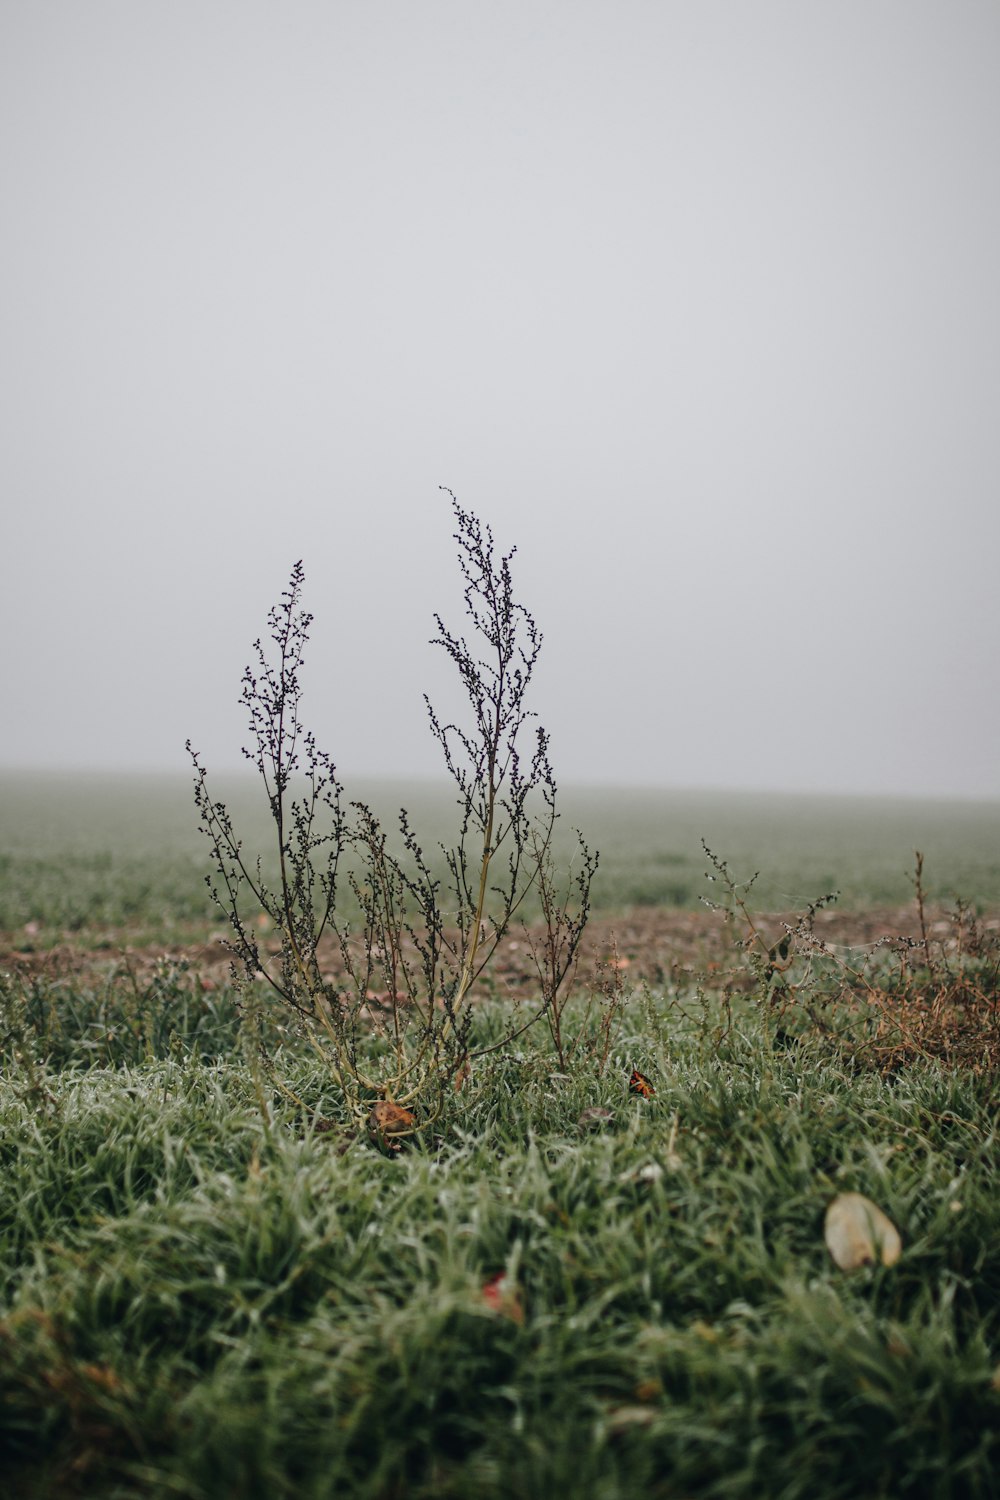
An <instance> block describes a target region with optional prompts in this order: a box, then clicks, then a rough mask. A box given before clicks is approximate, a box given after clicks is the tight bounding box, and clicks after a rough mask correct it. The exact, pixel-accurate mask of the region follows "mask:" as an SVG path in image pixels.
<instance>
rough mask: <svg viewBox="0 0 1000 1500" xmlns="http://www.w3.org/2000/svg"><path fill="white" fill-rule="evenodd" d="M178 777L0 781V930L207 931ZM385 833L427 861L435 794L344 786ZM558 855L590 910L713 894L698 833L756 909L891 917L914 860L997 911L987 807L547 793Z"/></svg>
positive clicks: (931, 877)
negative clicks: (750, 887) (825, 905)
mask: <svg viewBox="0 0 1000 1500" xmlns="http://www.w3.org/2000/svg"><path fill="white" fill-rule="evenodd" d="M211 784H212V787H213V790H214V791H215V792H216V793H217V794H218V795H221V796H223V797H224V799H225V800H226V801H227V803H228V804H229V806H230V808H231V810H232V811H233V815H234V819H235V821H236V823H237V825H238V827H239V828H240V830H241V832H243V834H244V836H245V839H246V844H247V847H248V848H250V849H254V850H259V851H260V853H261V854H262V855H263V856H264V860H265V866H267V865H268V864H269V863H270V862H272V860H273V856H272V844H273V835H272V830H271V824H270V820H269V817H268V814H267V807H266V803H265V800H264V798H263V795H262V793H261V790H260V787H259V784H258V782H257V781H256V780H255V778H254V777H252V776H249V775H248V776H243V777H239V776H235V777H234V776H230V777H225V776H220V777H218V778H213V780H212V783H211ZM191 785H192V784H191V780H190V779H189V778H186V777H184V776H141V775H121V776H109V775H97V774H94V775H91V776H76V777H70V776H60V775H57V774H35V775H30V774H27V773H20V774H15V773H10V772H7V773H0V932H6V933H11V934H12V933H16V932H17V931H18V930H19V929H20V930H22V931H23V929H24V928H25V926H26V925H27V924H31V925H32V926H33V927H34V928H35V929H36V930H35V931H34V932H29V933H28V939H29V940H32V939H33V940H34V941H36V942H40V943H42V944H44V943H46V942H51V941H53V940H54V939H55V937H56V936H57V935H58V934H59V933H60V932H63V931H69V932H73V933H76V934H77V935H78V939H79V941H81V942H88V941H90V942H93V941H101V939H102V933H104V930H105V929H109V928H110V929H121V928H127V929H131V930H132V932H133V934H136V935H138V934H141V933H145V934H146V935H148V936H149V937H150V938H151V939H155V938H161V939H164V938H168V937H170V936H172V935H176V931H177V929H181V930H188V931H190V932H192V933H198V932H199V931H204V930H207V929H209V928H211V927H214V926H216V925H217V919H216V914H215V913H214V912H213V909H212V906H211V903H210V901H209V899H208V894H207V891H206V888H205V883H204V876H205V873H206V872H207V870H208V868H209V860H208V852H207V846H206V842H205V840H204V839H203V838H201V837H200V836H199V834H198V831H197V819H196V816H195V812H194V805H193V799H192V792H191ZM348 792H349V795H351V796H359V797H361V798H363V799H364V800H366V801H369V802H370V803H371V804H372V806H373V807H374V808H375V809H376V811H378V812H379V813H380V814H381V816H382V817H383V819H384V820H385V821H386V822H387V823H388V824H391V822H392V820H393V817H394V814H395V811H396V809H398V807H400V806H405V807H406V808H407V809H408V810H409V812H410V813H411V815H412V819H413V823H414V826H415V828H416V830H417V832H418V834H419V835H420V837H421V839H422V841H423V842H424V845H425V848H426V849H427V850H428V851H431V850H433V849H434V848H435V847H436V844H437V841H438V840H439V839H440V840H444V841H447V840H449V839H450V838H451V837H453V835H454V831H455V824H456V805H455V798H454V793H453V792H452V790H451V789H450V787H449V786H448V785H444V786H442V787H438V786H435V785H434V784H431V783H419V782H418V783H402V782H401V783H393V782H371V783H367V782H363V781H362V782H360V783H358V784H356V785H355V784H354V783H350V784H349V786H348ZM560 807H561V818H560V827H561V829H562V848H563V851H564V852H565V855H566V857H567V859H568V858H570V857H571V855H572V853H573V848H574V840H573V837H572V829H573V827H574V826H578V827H579V828H580V829H581V831H582V832H583V834H584V836H585V837H586V839H587V841H588V843H589V844H590V845H591V847H592V848H597V849H599V850H600V855H601V863H600V867H599V870H598V874H597V878H596V880H595V883H594V891H593V896H594V908H595V911H597V912H603V913H607V914H614V913H619V912H623V911H625V910H627V909H629V908H632V907H637V906H639V907H653V908H663V907H667V908H681V909H691V908H698V907H700V905H701V902H702V898H703V897H705V896H706V895H710V894H711V892H710V891H709V888H708V886H707V884H706V880H705V874H706V871H707V870H708V868H709V866H708V862H707V860H706V858H705V855H704V852H703V850H702V847H701V840H702V839H703V838H704V839H705V840H706V841H707V842H708V843H709V845H710V846H711V847H712V848H713V849H714V850H715V852H716V853H717V854H719V855H720V856H722V857H723V858H725V859H726V860H728V862H729V864H730V866H731V867H732V868H733V870H734V871H735V872H737V873H738V876H739V878H741V879H748V878H749V877H750V876H752V875H753V874H754V872H755V871H757V870H759V871H760V876H759V879H758V882H757V885H756V888H755V901H756V904H757V906H758V907H759V908H760V909H762V910H770V911H792V910H798V909H800V908H801V907H802V906H804V904H805V903H806V902H807V901H810V900H814V899H816V898H817V897H819V896H821V895H824V894H826V893H827V892H829V891H833V890H837V891H839V892H840V897H839V900H838V906H839V907H840V908H842V909H844V910H848V911H857V910H861V909H864V908H866V907H871V906H879V907H899V906H902V905H903V904H904V903H906V902H907V901H909V900H910V898H911V896H912V894H913V890H912V884H911V876H912V872H913V856H914V850H915V849H918V848H919V849H920V850H921V851H922V852H923V854H924V856H925V878H926V881H927V884H928V888H929V891H930V893H931V894H932V896H933V897H934V898H936V899H937V900H938V901H940V902H945V903H948V902H951V901H953V900H954V899H955V898H956V897H960V898H961V899H963V900H964V901H967V902H969V903H971V904H974V905H978V906H980V907H983V908H985V907H996V906H1000V803H975V802H911V801H902V800H900V801H884V800H878V799H869V798H834V797H791V796H779V795H765V794H756V795H750V794H740V793H721V792H720V793H713V792H666V791H653V790H641V789H637V790H606V789H582V788H573V787H565V788H561V789H560Z"/></svg>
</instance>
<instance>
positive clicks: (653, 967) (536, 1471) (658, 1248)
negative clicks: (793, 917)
mask: <svg viewBox="0 0 1000 1500" xmlns="http://www.w3.org/2000/svg"><path fill="white" fill-rule="evenodd" d="M218 789H219V792H220V793H223V794H224V795H225V796H226V798H227V800H229V802H230V804H231V806H232V808H233V811H234V814H235V816H236V818H237V821H238V822H239V824H240V826H241V829H242V830H243V831H244V832H245V834H246V837H247V842H248V844H252V843H253V841H254V840H255V839H256V838H257V837H258V836H259V838H260V843H261V849H262V852H263V851H264V850H266V840H267V837H268V831H269V825H268V821H267V819H266V809H262V808H261V807H260V805H259V792H258V791H257V790H256V788H255V787H254V786H253V784H252V783H250V782H247V781H243V782H240V781H234V780H232V779H231V780H229V781H226V780H225V779H223V778H220V779H219V788H218ZM350 790H351V792H352V794H357V795H363V796H365V797H366V798H368V799H369V800H371V801H372V802H374V803H375V804H376V805H377V807H378V810H379V811H380V812H381V813H382V814H383V816H385V815H386V814H391V811H392V809H393V807H394V806H395V805H396V804H398V803H399V802H400V801H402V802H403V803H405V805H406V806H407V807H408V808H409V809H410V811H411V813H412V814H413V819H414V823H415V824H416V826H417V828H418V830H419V832H420V834H421V837H422V838H425V839H426V841H427V843H428V844H430V843H431V842H432V835H433V833H434V831H435V830H436V829H437V830H439V833H440V836H441V837H442V838H449V837H450V835H451V833H452V831H453V827H452V822H451V821H450V820H451V816H452V812H453V804H452V802H451V800H450V799H449V796H448V794H447V793H433V792H432V791H430V790H428V789H427V788H419V787H410V788H406V787H393V786H382V787H378V786H374V787H372V786H364V787H359V788H350ZM561 800H562V811H563V822H564V823H565V824H566V825H567V833H568V828H569V827H570V826H571V825H572V824H574V823H575V824H579V826H580V827H581V829H582V831H583V832H584V834H585V836H586V837H587V840H588V842H589V843H590V844H591V845H592V846H596V847H598V848H599V849H600V850H601V858H602V862H601V870H600V875H599V879H598V883H597V885H596V888H595V897H596V912H595V917H594V920H593V922H592V924H591V929H590V931H589V933H588V937H587V939H586V941H585V944H584V948H583V950H582V952H583V958H582V960H581V964H580V969H579V973H578V976H577V982H576V985H575V990H574V995H573V998H572V999H571V1001H570V1002H569V1006H568V1010H567V1013H566V1016H565V1017H564V1028H565V1031H564V1041H565V1042H566V1046H565V1053H566V1055H565V1057H564V1059H563V1062H562V1063H559V1062H558V1061H557V1059H556V1056H555V1053H554V1048H553V1043H552V1040H551V1038H550V1037H549V1034H548V1032H547V1030H546V1028H545V1026H544V1024H540V1025H538V1026H535V1027H534V1028H532V1029H530V1030H528V1031H527V1032H525V1033H524V1035H523V1036H522V1037H519V1038H518V1039H517V1041H516V1042H515V1044H514V1045H513V1046H512V1047H510V1048H507V1049H505V1050H501V1051H497V1052H493V1053H487V1054H486V1055H485V1056H483V1057H481V1058H480V1059H479V1060H478V1061H476V1062H475V1063H474V1065H473V1067H472V1070H471V1073H470V1075H469V1076H468V1077H464V1078H463V1079H462V1080H461V1087H459V1088H458V1089H456V1090H455V1091H454V1093H453V1095H452V1097H450V1098H449V1101H448V1104H447V1107H446V1109H445V1112H444V1114H443V1115H442V1117H441V1118H440V1119H439V1120H438V1121H436V1123H435V1125H434V1127H433V1130H432V1131H429V1132H428V1133H427V1134H426V1135H425V1136H423V1137H418V1138H415V1139H413V1140H410V1141H407V1142H406V1143H405V1144H404V1145H403V1146H402V1147H401V1148H400V1149H399V1150H397V1151H394V1152H389V1153H388V1154H383V1152H382V1151H380V1150H379V1149H378V1148H377V1145H376V1144H373V1143H372V1141H370V1140H369V1139H368V1137H367V1135H366V1134H365V1133H364V1132H363V1131H362V1132H360V1133H359V1132H357V1131H356V1130H355V1129H353V1128H352V1127H350V1125H349V1123H348V1121H347V1119H346V1117H345V1113H344V1109H343V1105H342V1101H341V1100H340V1099H339V1098H338V1095H337V1092H336V1090H335V1089H334V1088H333V1086H332V1084H331V1079H330V1076H329V1074H328V1073H327V1072H326V1071H325V1070H324V1069H322V1068H321V1067H319V1066H318V1064H317V1061H316V1059H315V1056H314V1055H313V1054H312V1053H310V1052H309V1051H308V1049H307V1048H306V1047H305V1046H304V1045H303V1044H302V1042H301V1041H300V1040H299V1039H297V1038H296V1037H295V1036H294V1035H293V1034H292V1033H291V1032H289V1031H288V1030H287V1029H285V1028H284V1026H283V1022H282V1017H281V1016H280V1015H276V1014H275V1013H274V1012H273V1011H270V1010H268V1009H267V1008H266V1007H265V1009H264V1012H263V1019H262V1022H261V1024H262V1027H263V1037H264V1040H265V1042H266V1044H267V1047H268V1051H269V1054H270V1056H271V1057H272V1059H273V1060H274V1061H273V1071H268V1069H266V1068H263V1067H262V1065H261V1062H260V1057H259V1053H258V1051H257V1049H256V1047H255V1045H254V1044H253V1043H252V1042H251V1041H250V1040H249V1039H248V1038H247V1036H245V1035H244V1034H243V1033H241V1030H240V1026H239V1023H238V1019H237V1013H236V1009H235V1004H234V1002H235V999H236V996H235V994H234V991H233V990H232V988H231V983H230V978H229V975H228V970H227V963H226V959H225V955H224V953H223V952H222V950H221V948H220V945H219V943H218V936H219V934H220V933H221V932H222V923H221V920H220V918H219V916H218V914H217V913H213V912H212V910H211V908H210V906H209V905H208V903H207V899H206V893H205V887H204V883H203V875H204V873H205V870H206V868H207V862H208V861H207V852H206V849H205V848H204V847H203V844H204V841H203V840H200V839H199V837H198V835H197V832H196V829H195V818H194V813H193V807H192V802H191V797H190V784H189V783H187V782H185V781H184V780H183V778H181V779H171V778H155V777H149V778H145V777H117V778H111V777H90V778H83V779H82V780H81V779H79V778H76V779H72V778H58V777H45V776H40V775H39V776H33V777H28V776H22V777H14V776H10V775H7V776H5V777H2V778H0V1159H2V1168H3V1170H2V1172H0V1490H2V1492H3V1494H4V1495H5V1496H6V1495H7V1494H10V1495H11V1496H12V1497H20V1500H73V1497H95V1500H97V1497H100V1500H146V1497H154V1500H160V1497H162V1500H167V1497H174V1500H177V1497H181V1500H218V1497H220V1496H226V1497H232V1500H241V1497H244V1496H249V1495H258V1494H259V1495H267V1496H269V1497H270V1496H273V1497H277V1500H282V1497H288V1500H292V1497H294V1500H327V1497H329V1500H333V1497H355V1496H357V1497H361V1500H431V1497H438V1496H440V1497H444V1500H472V1497H476V1500H479V1497H482V1500H500V1497H504V1500H509V1497H511V1496H518V1497H524V1500H542V1497H551V1496H563V1495H566V1496H572V1497H573V1500H634V1497H642V1500H691V1497H696V1496H712V1497H718V1500H722V1497H746V1500H760V1497H767V1496H772V1495H773V1496H781V1497H782V1500H799V1497H801V1500H816V1497H827V1496H831V1497H842V1500H857V1497H862V1496H884V1497H887V1500H888V1497H896V1496H904V1495H910V1496H914V1497H925V1496H927V1497H933V1500H951V1497H970V1500H973V1497H975V1500H989V1497H991V1496H995V1495H997V1494H998V1493H1000V1194H998V1192H997V1181H998V1169H1000V1144H998V1106H997V1069H998V1065H1000V1015H998V996H1000V984H998V974H1000V807H998V806H997V805H995V804H985V805H972V804H961V803H955V804H915V803H904V802H895V803H875V802H868V801H863V800H861V799H858V800H835V799H805V798H779V797H774V798H763V797H753V798H751V797H740V796H736V795H731V796H723V795H721V794H720V795H717V796H716V795H709V794H693V793H692V794H681V793H677V794H668V793H656V792H640V791H634V792H597V791H583V790H573V789H571V788H565V789H561ZM702 837H704V838H705V839H706V840H707V842H708V843H709V845H710V846H711V848H712V849H713V850H714V851H715V853H716V854H717V855H718V856H719V857H720V858H723V859H725V860H726V861H727V862H728V865H729V867H730V869H731V870H732V872H733V874H734V877H735V878H737V879H738V880H743V879H745V878H748V877H749V876H750V875H752V874H753V872H754V871H755V870H757V869H759V870H760V871H761V875H760V878H759V881H758V882H757V883H756V884H755V886H754V887H753V888H752V891H751V893H750V895H751V899H752V901H753V905H754V910H755V912H756V913H759V914H761V915H760V916H759V923H760V928H761V931H762V933H763V934H764V937H765V940H766V942H767V943H771V942H773V941H776V940H777V939H779V938H780V937H781V936H782V933H783V932H787V930H788V929H787V927H783V926H782V916H781V914H791V913H794V912H801V911H803V909H804V908H805V906H806V904H807V903H808V902H809V901H810V900H812V899H815V898H817V897H819V896H822V895H823V894H825V893H826V892H827V891H829V890H831V889H835V888H836V889H839V890H840V892H841V897H840V900H839V902H838V903H836V905H835V906H833V907H832V908H830V909H827V908H824V909H823V910H821V911H820V912H819V913H817V915H816V921H815V925H814V928H810V929H808V930H802V931H799V932H797V935H796V936H795V938H794V941H793V943H792V950H791V952H790V955H789V958H788V961H787V967H782V968H781V969H780V971H779V972H775V970H774V967H773V965H771V964H769V963H765V962H763V961H762V959H761V953H760V952H756V953H755V952H754V951H753V950H752V949H748V948H740V947H738V946H737V942H738V940H739V939H741V938H746V936H747V934H746V930H745V928H744V927H741V925H740V920H739V917H738V916H737V919H736V920H735V921H733V922H729V923H727V922H726V921H724V920H723V918H722V915H721V914H720V913H719V912H718V911H710V910H708V909H706V908H705V907H704V906H703V905H702V898H703V897H704V896H706V895H707V896H710V897H714V898H715V899H716V900H718V899H719V898H720V896H723V895H725V892H724V890H720V882H719V881H718V880H716V881H715V882H712V883H709V882H707V881H706V879H705V872H706V870H708V869H710V865H709V862H708V860H707V858H706V856H705V854H704V852H703V850H702V848H701V842H700V841H701V838H702ZM563 847H564V848H565V850H566V851H567V852H569V851H570V850H571V848H572V840H571V839H570V838H569V837H567V838H566V840H565V843H564V846H563ZM918 848H919V849H920V850H921V851H922V852H923V855H924V875H923V879H924V885H925V888H926V889H925V898H926V909H925V913H924V918H925V920H924V923H923V925H921V922H920V919H919V912H918V909H917V906H916V902H915V893H914V888H913V885H912V883H911V879H910V877H911V876H912V874H913V868H914V850H915V849H918ZM956 897H958V898H961V900H962V901H963V902H964V903H965V906H964V908H962V909H961V910H957V909H956V907H955V905H954V898H956ZM785 920H788V919H787V918H786V919H785ZM894 935H895V937H897V938H898V937H899V936H900V935H902V937H903V939H904V940H903V941H880V939H885V938H887V937H893V936H894ZM530 940H531V934H530V933H529V934H526V935H525V934H514V935H513V936H512V937H511V939H510V941H509V942H508V943H506V944H505V945H504V947H503V949H502V951H501V952H500V953H499V954H498V960H497V977H496V979H495V981H493V982H491V983H490V984H488V985H485V986H484V987H483V999H482V1001H481V1002H480V1003H479V1004H477V1005H476V1006H475V1007H474V1040H475V1042H476V1043H477V1044H478V1045H482V1046H488V1045H489V1043H490V1041H491V1039H492V1038H494V1037H495V1036H497V1035H500V1034H501V1031H502V1029H503V1028H504V1026H505V1025H506V1024H507V1022H508V1018H509V1015H510V1013H511V1007H514V1008H515V1010H516V1009H518V1008H521V1009H523V1010H524V1012H525V1013H526V1014H527V1013H528V1011H529V1007H530V1004H531V1001H532V999H533V998H536V997H537V991H536V988H535V980H534V977H533V972H532V967H531V963H530V962H529V961H528V959H529V952H528V950H529V948H530ZM254 993H255V994H256V993H257V987H255V990H254ZM260 998H261V999H262V1000H263V995H261V996H260ZM369 1045H371V1046H372V1047H375V1046H377V1045H379V1043H378V1041H377V1038H376V1037H375V1035H374V1033H373V1035H372V1037H371V1039H370V1042H369ZM635 1070H638V1072H639V1073H641V1075H642V1077H643V1078H644V1079H645V1080H647V1082H648V1090H647V1091H646V1093H643V1092H637V1091H636V1088H637V1086H636V1084H635V1083H634V1082H633V1081H632V1075H633V1072H634V1071H635ZM850 1192H855V1193H863V1194H864V1195H866V1197H868V1198H870V1199H871V1200H872V1201H873V1202H874V1203H875V1204H876V1205H878V1206H879V1207H880V1208H881V1209H882V1210H883V1211H884V1212H885V1213H886V1214H887V1215H888V1216H889V1218H890V1219H891V1220H892V1222H893V1223H894V1224H895V1225H896V1226H897V1228H898V1230H899V1233H900V1236H901V1239H902V1254H901V1256H900V1258H899V1260H898V1261H897V1262H896V1263H895V1264H892V1265H885V1264H882V1263H881V1261H880V1260H879V1259H878V1258H877V1257H876V1259H875V1261H874V1263H870V1264H865V1265H862V1266H860V1267H859V1268H858V1269H855V1270H853V1271H848V1270H843V1269H841V1268H840V1267H839V1266H838V1265H837V1264H836V1263H835V1261H834V1259H833V1258H832V1257H831V1253H830V1251H829V1250H828V1248H827V1245H826V1243H825V1242H824V1215H825V1212H826V1208H827V1205H828V1204H829V1203H830V1201H831V1199H833V1198H834V1197H835V1196H836V1195H840V1194H843V1193H850Z"/></svg>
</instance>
